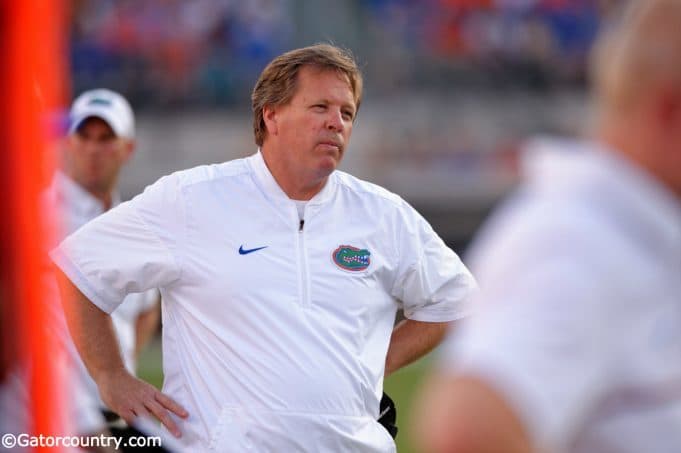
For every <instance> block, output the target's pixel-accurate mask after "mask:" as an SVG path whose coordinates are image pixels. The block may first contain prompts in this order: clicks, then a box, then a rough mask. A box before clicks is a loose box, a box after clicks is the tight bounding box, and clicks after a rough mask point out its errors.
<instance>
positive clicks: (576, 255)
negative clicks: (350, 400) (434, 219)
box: [415, 0, 681, 453]
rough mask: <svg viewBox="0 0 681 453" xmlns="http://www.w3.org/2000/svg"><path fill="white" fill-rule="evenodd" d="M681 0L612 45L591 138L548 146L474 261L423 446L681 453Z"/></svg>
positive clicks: (669, 2)
mask: <svg viewBox="0 0 681 453" xmlns="http://www.w3.org/2000/svg"><path fill="white" fill-rule="evenodd" d="M680 24H681V1H679V0H647V1H640V2H639V1H634V2H631V4H630V5H629V8H628V9H627V10H626V11H625V14H624V16H623V17H622V18H621V21H620V22H618V23H617V24H615V25H613V26H612V28H611V29H607V30H606V32H605V34H604V35H603V36H602V37H601V39H600V40H599V41H598V44H597V47H596V49H595V53H594V60H593V64H594V66H593V69H594V81H595V95H596V101H597V106H598V109H599V110H598V113H599V116H598V121H597V126H596V133H595V137H594V139H593V140H592V141H584V142H568V141H558V140H554V141H539V142H536V143H535V145H534V146H533V147H532V148H531V150H530V152H529V154H528V156H527V162H526V173H527V177H528V180H527V182H526V184H524V185H523V186H522V187H521V189H520V190H519V191H518V193H516V194H515V196H514V197H513V198H512V199H511V200H510V201H509V202H508V203H507V204H506V205H505V206H504V207H502V208H501V209H500V210H499V211H498V212H497V213H496V214H495V215H494V216H493V218H492V220H491V221H489V223H488V224H487V226H486V227H485V228H484V229H483V231H482V233H481V234H480V236H479V239H478V240H477V241H476V243H475V245H474V246H473V251H472V253H471V256H470V259H471V263H472V266H473V269H474V271H475V272H476V276H477V277H478V278H479V281H480V286H481V288H482V289H481V293H480V297H479V298H476V300H477V301H478V302H479V304H476V306H478V307H480V310H479V312H478V313H476V315H475V316H472V317H471V321H470V323H469V324H468V325H466V326H463V327H462V329H461V330H460V331H459V333H460V335H453V336H452V338H451V340H448V343H447V346H448V348H446V349H447V350H448V353H446V354H443V357H442V364H441V367H440V370H439V372H438V373H437V375H436V376H435V377H433V378H432V381H431V383H430V385H429V386H428V389H427V391H426V394H425V396H424V401H423V402H422V403H421V406H422V409H421V414H420V416H417V417H416V418H415V419H416V420H418V424H419V426H420V428H419V432H420V433H421V435H420V438H421V447H422V451H424V452H436V453H445V452H455V451H456V452H461V453H464V452H505V453H516V452H539V451H547V452H557V453H561V452H613V453H614V452H631V453H634V452H642V451H645V452H657V453H673V452H678V451H681V429H680V428H681V360H679V358H681V27H680V26H679V25H680Z"/></svg>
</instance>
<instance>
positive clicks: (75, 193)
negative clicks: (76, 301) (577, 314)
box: [42, 172, 158, 432]
mask: <svg viewBox="0 0 681 453" xmlns="http://www.w3.org/2000/svg"><path fill="white" fill-rule="evenodd" d="M42 202H43V203H44V204H45V205H47V206H49V207H50V208H51V209H54V210H55V212H56V215H57V216H58V218H59V220H60V222H59V223H60V224H59V225H57V227H58V229H59V230H61V233H62V234H63V236H62V237H65V236H66V235H68V234H70V233H73V232H74V231H76V230H77V229H78V228H80V227H81V226H83V225H85V224H86V223H87V222H89V221H91V220H92V219H94V218H96V217H98V216H99V215H101V214H103V213H104V212H105V208H104V204H103V203H102V202H101V201H100V200H99V199H97V198H96V197H94V196H93V195H92V194H90V193H89V192H88V191H86V190H85V189H83V188H82V187H81V186H80V185H78V184H77V183H76V182H75V181H73V180H72V179H70V178H69V177H68V176H66V175H65V174H63V173H61V172H56V173H55V176H54V179H53V181H52V184H51V185H50V187H49V188H48V190H47V191H46V192H45V194H44V197H43V200H42ZM118 204H120V197H119V196H118V194H116V193H115V194H114V196H113V200H112V206H116V205H118ZM97 241H99V242H103V243H106V241H107V238H106V236H101V237H98V238H97ZM157 300H158V291H157V290H155V289H153V290H150V291H146V292H144V293H139V294H130V295H128V296H127V297H126V298H125V300H124V301H123V302H122V303H121V304H120V306H119V307H118V308H117V309H116V310H115V311H114V312H113V313H111V318H112V320H113V324H114V328H115V331H116V335H117V337H118V343H119V347H120V350H121V354H122V357H123V361H124V363H125V366H126V368H127V369H128V370H129V371H130V372H131V373H133V374H134V373H135V342H136V331H135V326H136V321H137V317H138V316H139V315H140V314H141V313H143V312H145V311H147V310H149V309H151V308H152V307H153V306H154V304H155V303H156V301H157ZM61 316H62V315H61V314H60V317H61ZM63 332H67V330H66V329H63ZM66 345H67V349H68V352H69V353H70V356H71V358H72V360H73V364H74V366H75V370H76V373H77V374H78V376H77V378H78V379H79V382H80V385H79V386H75V387H76V390H75V391H77V392H78V393H79V394H78V398H81V399H82V400H84V401H88V402H89V404H90V405H91V406H92V407H93V410H95V411H97V412H98V411H99V409H100V408H103V407H105V406H104V403H103V402H102V401H101V398H100V396H99V391H98V389H97V384H96V383H95V382H94V380H93V379H92V378H91V377H90V374H89V373H88V371H87V369H86V368H85V364H83V362H82V360H81V359H80V356H79V355H78V352H77V351H76V348H75V345H73V342H72V340H70V339H68V340H67V341H66ZM79 416H84V415H83V414H81V415H79ZM84 424H85V421H84V420H83V421H77V425H78V426H80V427H81V428H82V429H84V428H85V426H84ZM92 428H93V427H89V429H92ZM82 432H86V431H82Z"/></svg>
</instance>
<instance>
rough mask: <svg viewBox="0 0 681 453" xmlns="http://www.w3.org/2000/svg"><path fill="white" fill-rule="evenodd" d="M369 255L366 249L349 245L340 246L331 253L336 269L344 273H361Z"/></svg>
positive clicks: (369, 260)
mask: <svg viewBox="0 0 681 453" xmlns="http://www.w3.org/2000/svg"><path fill="white" fill-rule="evenodd" d="M370 255H371V253H370V252H369V251H368V250H366V249H358V248H357V247H353V246H351V245H341V246H339V247H338V248H337V249H336V250H334V251H333V254H332V255H331V257H332V258H333V262H334V263H336V265H337V266H338V267H340V268H341V269H344V270H346V271H354V272H356V271H363V270H364V269H366V268H367V267H369V264H371V259H370V258H369V256H370Z"/></svg>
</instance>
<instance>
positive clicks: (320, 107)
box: [312, 104, 326, 111]
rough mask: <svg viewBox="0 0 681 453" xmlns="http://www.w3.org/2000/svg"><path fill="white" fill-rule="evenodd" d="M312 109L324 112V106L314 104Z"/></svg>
mask: <svg viewBox="0 0 681 453" xmlns="http://www.w3.org/2000/svg"><path fill="white" fill-rule="evenodd" d="M312 108H313V109H315V110H320V111H321V110H326V106H325V105H324V104H316V105H313V106H312Z"/></svg>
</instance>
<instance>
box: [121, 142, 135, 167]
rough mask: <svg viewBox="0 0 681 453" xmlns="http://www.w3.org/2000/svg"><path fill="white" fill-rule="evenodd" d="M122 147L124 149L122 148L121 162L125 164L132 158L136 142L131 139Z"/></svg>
mask: <svg viewBox="0 0 681 453" xmlns="http://www.w3.org/2000/svg"><path fill="white" fill-rule="evenodd" d="M123 146H124V147H125V148H124V152H125V155H124V157H123V161H124V162H127V161H129V160H130V159H131V158H132V155H133V154H134V153H135V148H136V147H137V142H136V141H135V140H133V139H130V140H126V141H125V144H124V145H123Z"/></svg>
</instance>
